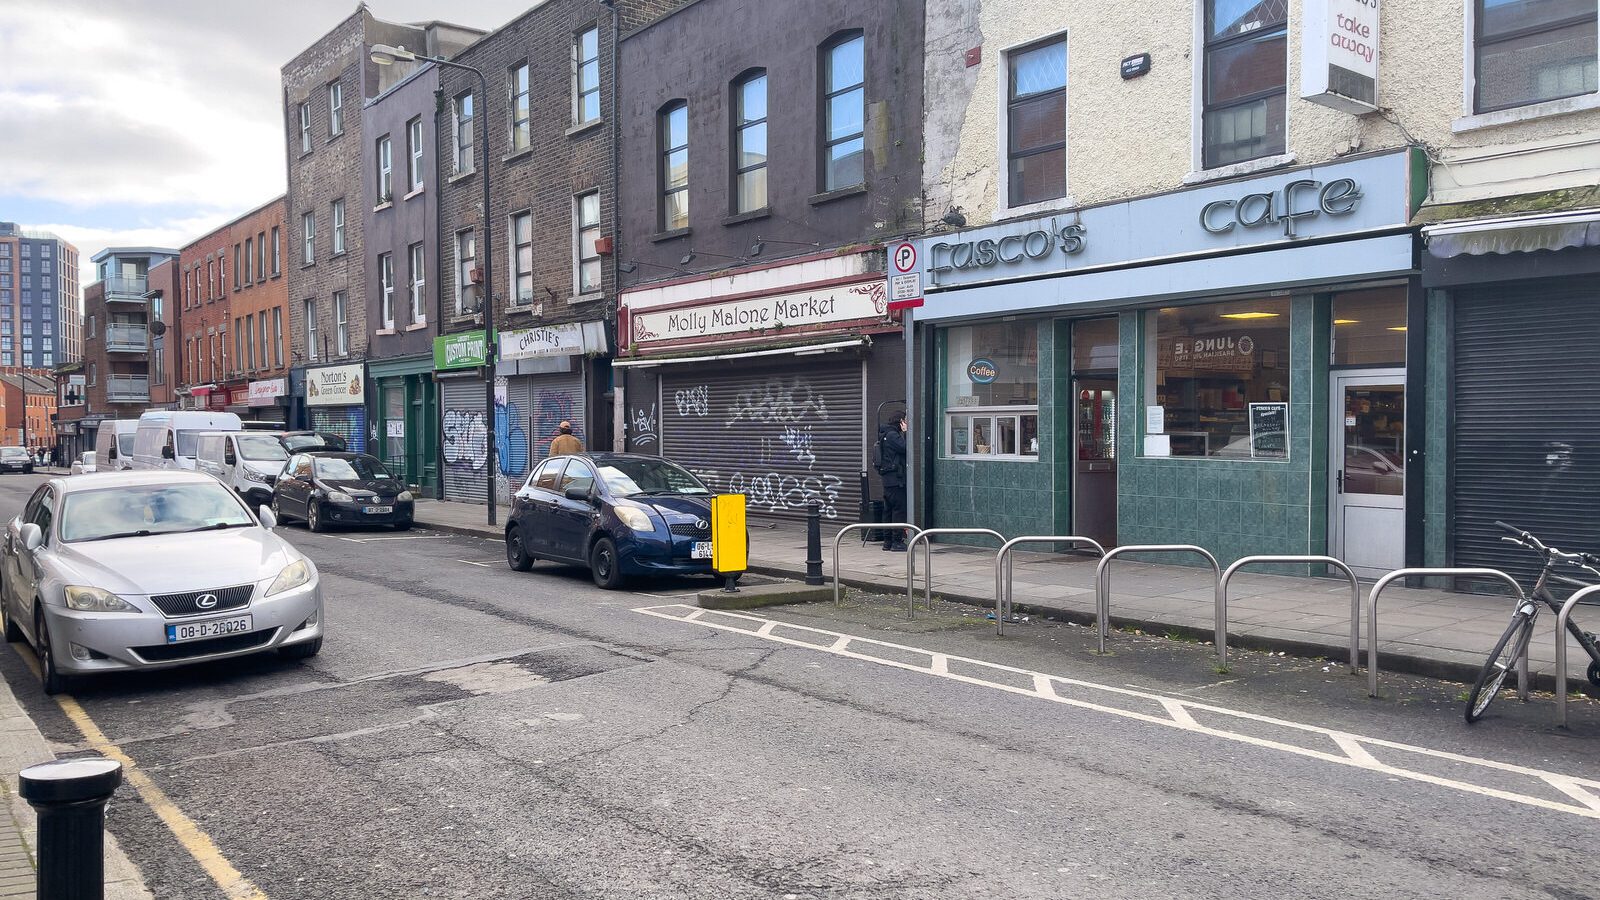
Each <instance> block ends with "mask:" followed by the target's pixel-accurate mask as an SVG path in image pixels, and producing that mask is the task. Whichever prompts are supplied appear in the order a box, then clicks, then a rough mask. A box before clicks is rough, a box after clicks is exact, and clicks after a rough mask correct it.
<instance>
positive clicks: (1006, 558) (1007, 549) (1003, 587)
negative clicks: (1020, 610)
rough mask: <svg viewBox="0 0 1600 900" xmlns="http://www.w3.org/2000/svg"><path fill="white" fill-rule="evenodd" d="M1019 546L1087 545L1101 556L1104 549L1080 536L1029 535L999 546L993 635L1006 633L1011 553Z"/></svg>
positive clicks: (1009, 594)
mask: <svg viewBox="0 0 1600 900" xmlns="http://www.w3.org/2000/svg"><path fill="white" fill-rule="evenodd" d="M1021 544H1088V545H1089V546H1091V547H1093V548H1094V549H1095V552H1096V553H1098V554H1100V555H1101V556H1105V555H1106V548H1105V547H1102V546H1101V545H1100V542H1099V541H1097V540H1095V539H1094V538H1090V537H1084V536H1083V535H1080V534H1030V535H1026V536H1024V537H1017V538H1012V539H1011V540H1009V541H1006V542H1005V543H1004V544H1002V545H1001V546H1000V553H999V554H998V555H996V556H995V558H994V633H995V634H1005V633H1006V630H1005V629H1006V625H1005V622H1006V616H1007V615H1010V613H1011V578H1012V574H1013V571H1014V567H1013V566H1012V562H1013V557H1012V555H1011V551H1012V550H1013V549H1014V548H1016V547H1017V546H1018V545H1021Z"/></svg>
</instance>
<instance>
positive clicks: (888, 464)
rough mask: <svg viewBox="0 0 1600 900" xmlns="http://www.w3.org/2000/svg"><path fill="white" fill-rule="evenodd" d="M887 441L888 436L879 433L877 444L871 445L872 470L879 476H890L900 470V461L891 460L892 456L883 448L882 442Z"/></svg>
mask: <svg viewBox="0 0 1600 900" xmlns="http://www.w3.org/2000/svg"><path fill="white" fill-rule="evenodd" d="M887 439H888V435H887V434H885V433H884V432H882V431H880V432H878V442H877V443H876V444H873V445H872V468H873V470H874V471H876V472H877V473H878V474H879V475H891V474H893V473H895V472H897V471H899V469H900V461H899V460H897V459H893V458H892V457H893V455H894V454H892V453H890V452H889V449H888V448H887V447H885V446H884V441H885V440H887Z"/></svg>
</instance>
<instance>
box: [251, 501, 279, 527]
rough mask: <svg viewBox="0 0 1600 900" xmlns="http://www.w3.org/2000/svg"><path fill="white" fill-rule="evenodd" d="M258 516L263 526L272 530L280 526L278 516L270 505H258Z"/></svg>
mask: <svg viewBox="0 0 1600 900" xmlns="http://www.w3.org/2000/svg"><path fill="white" fill-rule="evenodd" d="M256 516H257V517H259V518H260V519H261V527H262V528H265V529H267V530H268V531H271V530H272V529H274V528H277V527H278V516H277V514H276V513H274V512H273V511H272V507H270V506H258V507H256Z"/></svg>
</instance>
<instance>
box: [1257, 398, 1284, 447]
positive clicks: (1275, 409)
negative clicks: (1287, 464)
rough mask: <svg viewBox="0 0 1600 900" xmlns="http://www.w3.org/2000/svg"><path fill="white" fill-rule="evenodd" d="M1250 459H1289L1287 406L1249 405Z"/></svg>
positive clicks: (1269, 404)
mask: <svg viewBox="0 0 1600 900" xmlns="http://www.w3.org/2000/svg"><path fill="white" fill-rule="evenodd" d="M1250 458H1251V459H1288V458H1289V404H1287V403H1252V404H1250Z"/></svg>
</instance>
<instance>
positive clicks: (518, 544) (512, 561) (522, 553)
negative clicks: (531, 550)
mask: <svg viewBox="0 0 1600 900" xmlns="http://www.w3.org/2000/svg"><path fill="white" fill-rule="evenodd" d="M506 565H508V566H510V567H511V569H512V571H514V572H526V571H528V570H529V569H531V568H533V557H532V556H530V555H529V554H528V547H527V545H526V544H524V543H523V542H522V528H521V527H520V526H517V525H513V526H511V527H510V528H507V529H506Z"/></svg>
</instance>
